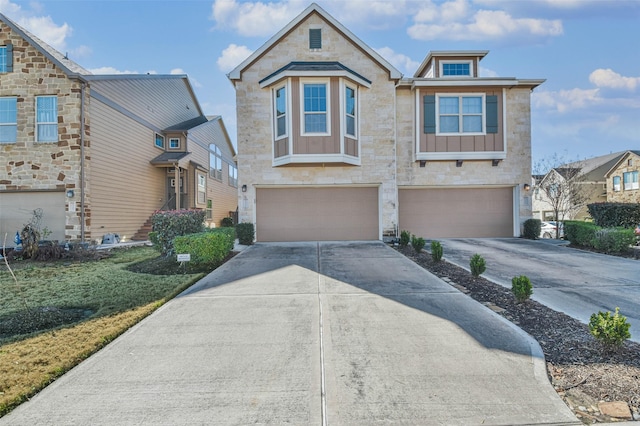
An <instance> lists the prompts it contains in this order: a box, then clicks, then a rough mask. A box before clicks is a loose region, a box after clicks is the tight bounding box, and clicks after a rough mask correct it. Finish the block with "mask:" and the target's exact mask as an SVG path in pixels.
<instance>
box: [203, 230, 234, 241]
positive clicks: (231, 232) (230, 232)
mask: <svg viewBox="0 0 640 426" xmlns="http://www.w3.org/2000/svg"><path fill="white" fill-rule="evenodd" d="M205 232H209V233H211V234H223V235H226V236H227V237H228V238H230V239H231V241H235V239H236V229H235V228H228V227H222V228H205Z"/></svg>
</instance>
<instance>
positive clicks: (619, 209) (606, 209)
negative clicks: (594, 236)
mask: <svg viewBox="0 0 640 426" xmlns="http://www.w3.org/2000/svg"><path fill="white" fill-rule="evenodd" d="M587 208H588V209H589V214H590V215H591V217H592V218H593V221H594V223H595V224H596V225H598V226H601V227H603V228H617V227H622V228H634V227H636V226H637V225H638V224H639V223H640V203H593V204H589V205H588V206H587Z"/></svg>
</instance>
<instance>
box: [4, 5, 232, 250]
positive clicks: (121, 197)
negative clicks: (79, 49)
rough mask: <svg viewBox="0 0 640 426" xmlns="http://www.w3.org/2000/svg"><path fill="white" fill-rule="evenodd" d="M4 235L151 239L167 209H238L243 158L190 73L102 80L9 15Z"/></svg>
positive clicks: (215, 218)
mask: <svg viewBox="0 0 640 426" xmlns="http://www.w3.org/2000/svg"><path fill="white" fill-rule="evenodd" d="M0 153H1V156H2V163H3V167H2V168H0V234H1V235H2V236H3V237H4V235H5V234H8V235H9V236H10V238H9V240H10V241H11V242H13V235H14V234H15V232H16V231H17V230H19V229H21V228H22V226H23V225H24V224H25V223H27V222H29V220H30V219H31V217H32V212H33V211H34V210H37V209H41V212H42V218H41V224H40V226H41V227H42V228H45V227H46V228H47V229H48V230H49V231H50V232H51V235H49V237H48V238H49V239H55V240H61V241H64V240H66V241H78V240H82V241H95V240H98V241H99V240H101V238H102V236H103V235H104V234H106V233H117V234H119V235H120V237H121V238H123V239H132V238H140V239H146V237H147V232H148V230H149V228H148V226H145V222H146V221H147V220H148V219H149V217H150V216H151V215H152V214H153V213H154V212H155V211H156V210H161V209H173V208H183V209H204V210H206V211H207V217H208V222H209V224H210V225H211V226H213V225H217V224H219V222H220V220H221V219H222V218H224V217H226V216H228V215H229V212H233V211H235V210H236V207H237V180H238V171H237V167H236V163H235V160H234V156H235V151H234V148H233V146H232V144H231V142H230V139H229V136H228V134H227V131H226V129H225V126H224V123H223V121H222V118H221V117H210V118H208V117H206V116H205V115H204V114H203V112H202V109H201V107H200V105H199V103H198V100H197V99H196V96H195V94H194V93H193V89H192V87H191V84H190V83H189V80H188V78H187V76H185V75H109V76H105V75H92V74H91V73H90V72H89V71H87V70H85V69H84V68H82V67H81V66H79V65H78V64H76V63H74V62H73V61H71V60H69V59H68V58H67V57H66V56H64V55H62V54H61V53H60V52H58V51H56V50H55V49H53V48H52V47H51V46H48V45H47V44H46V43H44V42H42V41H41V40H39V39H38V38H37V37H35V36H34V35H33V34H30V33H29V32H28V31H26V30H25V29H23V28H21V27H20V26H18V25H17V24H15V23H14V22H12V21H11V20H10V19H8V18H7V17H6V16H4V15H1V14H0Z"/></svg>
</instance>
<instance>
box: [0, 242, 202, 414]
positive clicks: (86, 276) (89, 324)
mask: <svg viewBox="0 0 640 426" xmlns="http://www.w3.org/2000/svg"><path fill="white" fill-rule="evenodd" d="M9 265H10V269H11V271H13V274H15V278H16V279H15V280H14V278H13V276H12V274H11V271H10V270H9V268H8V267H7V266H6V265H5V263H4V260H2V261H1V263H0V294H2V297H1V298H0V416H2V415H4V414H6V413H7V412H9V411H10V410H11V409H13V408H14V407H15V406H17V405H18V404H20V403H21V402H23V401H24V400H26V399H27V398H29V397H30V396H32V395H34V394H35V393H37V392H38V391H39V390H41V389H42V388H44V387H45V386H46V385H48V384H49V383H51V382H52V381H53V380H55V379H56V378H57V377H59V376H60V375H62V374H64V373H65V372H66V371H68V370H69V369H71V368H73V367H74V366H75V365H77V364H78V363H79V362H81V361H82V360H83V359H85V358H87V357H88V356H90V355H91V354H93V353H95V352H96V351H98V350H99V349H100V348H102V347H103V346H105V345H106V344H107V343H109V342H110V341H112V340H113V339H115V338H116V337H117V336H118V335H120V334H122V333H123V332H124V331H126V330H127V329H129V328H130V327H131V326H133V325H134V324H136V323H137V322H139V321H140V320H141V319H143V318H144V317H146V316H147V315H149V314H150V313H152V312H153V311H154V310H155V309H157V308H158V307H159V306H161V305H162V304H163V303H164V302H166V301H167V300H169V299H171V298H172V297H174V296H175V295H177V294H178V293H180V292H181V291H182V290H184V289H186V288H187V287H189V286H190V285H191V284H193V283H195V282H196V281H197V280H199V279H200V278H202V277H203V276H204V272H206V271H202V272H198V273H185V271H181V270H180V269H179V268H178V264H177V263H176V262H175V261H172V260H170V261H166V260H163V259H162V258H159V256H158V252H157V251H155V250H154V249H152V248H150V247H134V248H129V249H118V250H114V251H113V253H111V255H110V256H108V257H106V258H102V259H99V260H84V261H79V260H63V261H55V262H32V261H24V260H19V261H12V262H9ZM162 274H164V275H162Z"/></svg>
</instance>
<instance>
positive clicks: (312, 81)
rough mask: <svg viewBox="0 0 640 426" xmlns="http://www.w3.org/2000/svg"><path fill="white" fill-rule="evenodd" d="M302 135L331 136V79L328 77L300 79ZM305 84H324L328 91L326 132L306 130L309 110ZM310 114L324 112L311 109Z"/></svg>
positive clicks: (325, 112)
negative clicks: (306, 104) (306, 117)
mask: <svg viewBox="0 0 640 426" xmlns="http://www.w3.org/2000/svg"><path fill="white" fill-rule="evenodd" d="M299 84H300V136H305V137H306V136H331V80H329V79H328V78H311V79H302V78H301V79H300V83H299ZM305 84H323V85H324V86H325V92H326V101H325V102H326V108H325V111H324V114H325V116H326V118H327V119H326V131H325V132H306V131H305V126H304V119H305V115H306V114H307V112H306V111H305V110H304V86H305ZM308 113H309V114H315V115H320V114H322V112H314V111H309V112H308Z"/></svg>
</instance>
